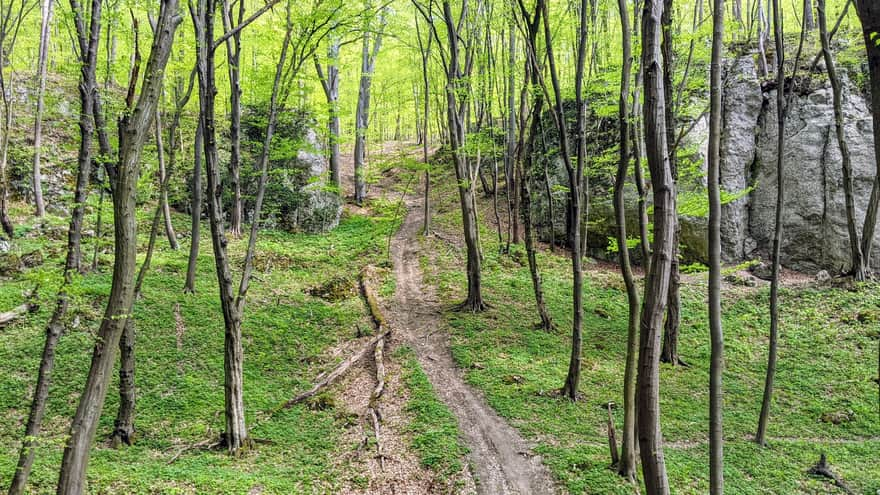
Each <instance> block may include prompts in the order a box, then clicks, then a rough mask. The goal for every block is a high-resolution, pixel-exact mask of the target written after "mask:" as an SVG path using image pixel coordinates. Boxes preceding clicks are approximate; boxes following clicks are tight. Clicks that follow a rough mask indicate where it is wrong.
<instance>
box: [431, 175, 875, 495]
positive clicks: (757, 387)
mask: <svg viewBox="0 0 880 495" xmlns="http://www.w3.org/2000/svg"><path fill="white" fill-rule="evenodd" d="M438 187H439V189H438V190H437V195H438V198H437V201H438V202H443V204H439V205H438V211H439V214H438V215H437V216H436V217H435V219H434V222H435V225H436V226H438V227H439V228H443V229H448V231H449V232H454V233H455V234H456V235H460V234H459V233H460V214H459V213H458V211H457V209H456V208H455V204H454V203H453V200H454V190H453V189H452V188H450V187H445V188H444V186H443V184H442V180H440V181H438ZM482 218H483V219H489V218H491V213H490V212H489V210H486V211H483V212H482ZM481 237H482V239H483V253H484V256H485V258H484V264H483V270H484V271H483V289H484V296H485V299H486V301H487V302H488V303H489V304H491V305H492V308H491V309H490V310H489V311H487V312H485V313H482V314H477V315H473V314H463V313H455V312H448V313H447V314H446V320H447V322H448V324H449V327H450V329H451V332H452V350H453V355H454V358H455V360H456V362H457V363H458V365H459V366H460V367H461V368H462V369H464V370H467V371H466V376H467V380H468V381H469V382H470V383H471V384H472V385H474V386H475V387H477V388H479V389H480V390H482V391H483V392H484V393H485V395H486V398H487V400H488V401H489V403H490V405H491V406H492V407H493V408H495V409H496V410H497V411H498V412H499V413H500V414H501V415H502V416H504V417H505V418H507V419H508V420H509V421H510V422H511V423H512V424H513V425H514V426H516V427H517V428H519V429H520V431H522V432H523V433H524V434H525V435H526V436H527V437H529V438H531V439H533V440H534V441H536V443H537V444H538V447H537V450H538V452H540V453H541V454H542V455H543V456H544V459H545V462H546V463H547V465H548V466H549V467H550V468H551V470H552V471H553V473H554V474H555V476H556V477H557V479H558V480H559V481H560V482H561V483H562V484H563V485H564V486H565V487H567V488H568V489H569V490H570V491H571V492H572V493H603V494H604V493H621V494H624V493H633V488H632V487H631V486H629V485H627V484H626V483H625V482H623V481H622V480H621V479H620V478H619V477H618V476H617V475H616V474H615V473H614V472H613V471H611V470H610V469H608V465H609V463H610V461H609V457H610V456H609V453H608V446H607V437H606V431H605V428H606V427H605V423H606V415H607V413H606V412H605V410H604V409H603V408H602V407H601V405H602V404H604V403H606V402H609V401H614V402H616V403H621V402H622V389H623V365H624V355H625V341H626V321H627V302H626V296H625V292H624V291H623V283H622V281H621V280H620V275H619V273H618V272H616V271H614V270H611V271H609V270H608V269H606V270H600V269H595V268H589V269H588V274H587V277H586V279H587V280H586V286H585V297H584V304H585V323H584V328H583V331H584V335H583V368H582V370H583V371H582V375H581V384H580V392H581V393H582V394H583V396H584V399H583V400H581V401H579V402H577V403H571V402H569V401H568V400H565V399H561V398H558V396H556V395H555V394H554V392H555V391H556V390H558V389H559V388H560V387H561V385H562V383H563V379H564V377H565V373H566V370H567V366H568V360H569V353H570V332H571V278H570V277H571V275H570V261H569V260H568V259H567V258H564V257H562V256H561V255H552V254H550V253H543V254H541V255H540V256H539V265H540V267H541V271H542V274H543V276H544V282H545V291H546V296H547V303H548V305H549V309H550V312H551V314H552V316H553V317H554V321H555V322H556V324H557V326H558V327H557V329H556V331H554V332H552V333H545V332H542V331H540V330H536V328H535V326H534V324H535V323H536V322H537V321H538V318H537V315H536V310H535V308H534V297H533V293H532V288H531V281H530V278H529V272H528V268H527V266H524V265H523V264H521V263H519V262H517V261H515V258H518V259H523V260H524V257H510V256H501V255H499V254H498V249H497V245H496V243H495V242H492V241H493V240H494V239H495V234H494V232H493V231H491V230H489V229H487V228H486V229H484V230H483V232H482V233H481ZM425 242H426V245H427V247H428V248H429V251H430V252H431V256H430V257H429V256H427V255H426V256H425V257H424V258H423V260H422V265H423V268H425V269H426V272H427V273H429V274H431V275H430V276H429V277H428V282H429V283H432V284H435V285H436V286H437V287H439V289H440V294H441V297H442V299H443V302H444V303H445V304H447V305H448V306H449V307H451V305H452V304H454V303H456V302H459V301H460V300H461V299H463V297H464V289H465V286H466V285H465V284H466V281H465V278H464V275H463V273H464V272H463V263H464V253H463V252H459V251H458V250H457V249H456V248H454V247H450V245H449V244H447V243H445V242H442V241H438V240H437V239H430V240H427V241H425ZM701 277H705V275H697V276H694V277H693V278H690V279H689V280H690V282H689V283H688V284H687V285H686V286H685V287H683V288H682V304H683V320H682V327H681V350H682V357H683V359H684V360H685V361H686V362H688V363H689V364H691V367H690V368H680V367H679V368H672V367H669V366H667V365H663V367H662V371H661V378H660V382H661V413H662V430H663V434H664V438H665V440H666V447H665V455H666V460H667V468H668V471H669V478H670V483H671V486H672V492H673V493H686V494H702V493H707V492H708V448H707V443H708V441H707V439H708V382H709V379H708V362H709V338H708V324H707V314H706V305H705V297H706V294H705V280H704V278H701ZM878 289H880V287H878V286H876V285H865V286H862V287H860V289H859V290H858V291H848V290H843V289H832V288H824V289H817V288H802V289H785V290H783V291H782V293H781V305H782V306H781V308H782V310H781V311H782V316H781V329H782V330H781V331H782V334H781V340H780V362H779V367H778V372H777V386H776V395H775V399H774V406H773V411H772V419H771V423H770V429H769V442H770V445H771V447H770V448H769V449H760V448H758V447H757V446H756V445H755V444H754V443H753V442H752V441H751V438H752V437H753V435H754V430H755V426H756V424H757V417H758V411H759V409H760V399H761V393H762V390H763V380H764V372H765V368H766V352H767V329H768V327H769V318H768V316H767V313H768V311H767V304H768V303H767V299H768V291H767V290H766V289H761V290H758V291H756V292H755V291H753V292H750V293H748V292H746V293H744V292H741V291H740V292H737V291H733V290H730V291H728V292H727V293H725V296H724V307H723V315H724V332H725V340H726V361H727V368H726V372H725V375H724V393H725V407H724V428H725V430H724V436H725V439H726V451H725V452H726V455H725V478H726V483H727V491H728V492H729V493H736V494H759V493H762V494H763V493H773V494H790V493H838V491H836V489H835V488H833V487H832V486H831V485H829V484H828V483H827V481H824V480H818V479H814V478H811V477H810V476H808V475H807V474H806V470H807V469H808V468H809V467H810V466H811V465H813V464H814V463H815V462H816V461H817V460H818V458H819V455H820V453H821V452H826V453H827V454H828V458H829V462H830V463H831V465H832V468H833V469H834V470H835V472H837V473H838V474H839V475H840V476H841V477H842V478H843V479H844V480H846V481H847V482H848V483H849V484H850V486H851V487H853V489H855V490H856V491H857V492H858V493H869V494H872V495H873V494H874V493H876V492H877V491H878V490H880V464H878V462H877V461H878V460H880V456H878V452H880V421H878V412H877V407H878V403H877V400H878V398H877V393H878V391H877V385H876V384H875V383H874V382H873V381H872V379H873V378H874V377H876V374H877V345H878V342H877V338H876V335H877V331H878V323H877V319H876V318H873V317H871V315H876V314H877V312H878V308H880V290H878ZM860 315H861V318H860ZM861 321H864V323H862V322H861ZM475 363H478V365H476V366H475V365H474V364H475ZM514 375H518V376H519V377H522V380H520V379H519V378H517V379H512V378H513V377H514ZM850 411H851V413H850ZM836 412H846V413H847V414H851V420H849V421H846V422H843V423H841V424H838V425H834V424H831V423H826V422H823V421H821V417H822V416H823V414H829V413H836ZM622 420H623V416H622V410H621V409H620V408H618V409H617V410H616V411H615V421H616V423H617V425H618V438H619V437H620V435H621V431H620V428H621V425H622Z"/></svg>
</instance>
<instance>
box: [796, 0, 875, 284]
mask: <svg viewBox="0 0 880 495" xmlns="http://www.w3.org/2000/svg"><path fill="white" fill-rule="evenodd" d="M804 10H805V11H806V6H805V7H804ZM817 10H818V13H819V38H820V39H821V41H822V55H823V57H824V58H825V68H826V70H827V71H828V80H829V81H830V82H831V93H832V99H833V106H834V130H835V134H836V135H837V145H838V147H839V148H840V158H841V160H840V164H841V169H842V171H843V196H844V204H845V205H846V225H847V231H848V234H849V245H850V263H851V264H852V266H851V267H850V273H851V274H852V276H853V278H854V279H856V280H859V281H862V280H865V277H866V266H865V265H866V263H865V259H864V256H862V246H861V242H860V240H859V231H858V228H857V227H856V206H855V197H854V193H853V170H852V157H851V156H850V153H849V146H848V145H847V144H846V130H845V129H844V127H843V109H842V105H843V103H842V101H843V94H842V88H841V85H840V78H839V77H838V76H837V68H836V67H835V64H834V56H833V55H832V53H831V43H830V42H829V39H828V22H827V20H826V16H825V0H818V4H817Z"/></svg>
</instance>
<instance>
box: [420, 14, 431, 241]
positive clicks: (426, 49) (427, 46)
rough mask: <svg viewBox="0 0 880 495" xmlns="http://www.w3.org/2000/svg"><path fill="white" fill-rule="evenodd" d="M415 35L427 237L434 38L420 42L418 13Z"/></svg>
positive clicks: (424, 219)
mask: <svg viewBox="0 0 880 495" xmlns="http://www.w3.org/2000/svg"><path fill="white" fill-rule="evenodd" d="M416 35H417V37H418V40H419V53H420V54H421V59H422V84H423V91H424V93H423V95H422V99H423V100H424V101H423V105H424V110H423V111H424V118H423V120H422V125H423V128H422V163H423V164H424V166H425V192H424V200H423V205H422V210H423V211H422V214H423V221H422V235H425V236H427V235H429V234H430V232H431V164H430V162H429V161H428V124H429V122H430V114H431V100H430V98H429V96H430V93H431V85H430V81H429V80H428V60H429V58H430V56H431V43H432V42H433V40H434V38H433V37H432V36H431V34H430V32H429V33H428V41H427V43H425V42H423V41H422V33H421V29H420V28H419V18H418V13H416Z"/></svg>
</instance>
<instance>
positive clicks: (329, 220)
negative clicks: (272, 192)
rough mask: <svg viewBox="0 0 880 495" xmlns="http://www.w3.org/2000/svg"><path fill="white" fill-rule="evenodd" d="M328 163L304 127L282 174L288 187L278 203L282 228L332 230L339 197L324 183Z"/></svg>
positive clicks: (338, 212)
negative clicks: (292, 156) (300, 139)
mask: <svg viewBox="0 0 880 495" xmlns="http://www.w3.org/2000/svg"><path fill="white" fill-rule="evenodd" d="M328 170H329V164H328V161H327V158H326V157H325V156H324V154H323V153H322V152H321V145H320V141H319V139H318V136H317V134H316V133H315V131H314V130H313V129H307V130H306V132H305V136H304V138H303V142H302V145H301V146H300V149H299V150H298V151H297V154H296V158H295V159H294V160H293V166H292V167H291V168H289V169H287V170H285V172H284V173H283V174H281V175H282V177H281V187H283V188H284V189H286V190H287V192H288V193H289V194H285V196H286V197H287V198H288V202H287V203H286V204H282V205H281V208H280V209H281V212H280V213H281V214H280V219H279V224H280V226H281V227H283V228H285V229H288V230H294V231H300V232H308V233H320V232H327V231H329V230H333V229H335V228H336V226H337V225H339V218H340V216H341V215H342V199H341V198H340V196H339V193H338V191H335V190H331V189H330V188H329V187H328V185H327V181H326V179H327V176H328V175H327V174H328Z"/></svg>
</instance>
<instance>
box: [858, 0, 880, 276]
mask: <svg viewBox="0 0 880 495" xmlns="http://www.w3.org/2000/svg"><path fill="white" fill-rule="evenodd" d="M855 5H856V10H857V11H858V14H859V19H860V20H861V22H862V33H863V34H864V40H865V52H866V53H867V57H868V72H869V74H870V84H871V109H872V112H871V114H872V116H873V123H874V156H875V162H876V163H880V46H878V45H877V43H876V42H875V38H876V36H877V33H878V32H880V5H878V4H877V3H876V2H869V1H865V0H860V1H858V2H856V4H855ZM878 170H880V166H877V167H875V169H874V184H873V187H872V188H871V198H870V200H869V201H868V208H867V211H866V213H865V223H864V226H863V227H862V255H863V256H864V258H865V260H866V263H868V264H870V262H871V251H872V249H873V246H874V231H875V228H876V226H877V213H878V211H880V173H878Z"/></svg>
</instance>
